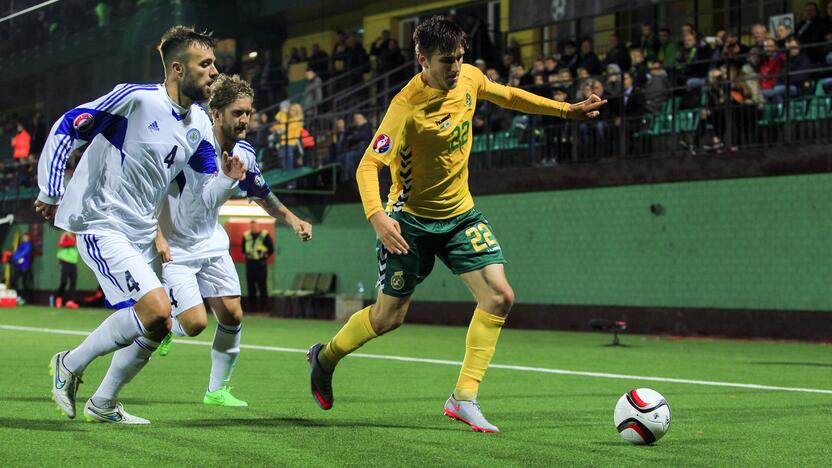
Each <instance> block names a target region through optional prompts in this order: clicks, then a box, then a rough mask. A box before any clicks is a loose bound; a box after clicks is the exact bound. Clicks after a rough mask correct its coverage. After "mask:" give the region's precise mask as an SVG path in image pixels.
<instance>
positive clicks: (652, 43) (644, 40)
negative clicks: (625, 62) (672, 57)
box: [633, 23, 661, 59]
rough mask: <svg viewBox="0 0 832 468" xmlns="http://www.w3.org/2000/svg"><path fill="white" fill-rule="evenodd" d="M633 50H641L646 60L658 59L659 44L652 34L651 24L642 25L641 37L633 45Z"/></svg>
mask: <svg viewBox="0 0 832 468" xmlns="http://www.w3.org/2000/svg"><path fill="white" fill-rule="evenodd" d="M633 48H634V49H639V50H641V53H642V54H643V55H644V56H645V57H646V58H648V59H653V58H658V56H659V51H660V50H661V43H659V38H658V37H656V34H655V33H654V32H653V23H642V25H641V35H640V36H639V37H638V38H637V39H636V41H635V43H633Z"/></svg>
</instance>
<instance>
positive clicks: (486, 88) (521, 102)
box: [472, 69, 607, 120]
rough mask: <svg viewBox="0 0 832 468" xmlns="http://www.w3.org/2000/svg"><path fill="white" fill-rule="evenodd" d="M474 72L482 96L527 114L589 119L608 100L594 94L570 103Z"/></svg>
mask: <svg viewBox="0 0 832 468" xmlns="http://www.w3.org/2000/svg"><path fill="white" fill-rule="evenodd" d="M474 70H475V71H472V73H476V74H479V78H480V88H479V92H480V97H481V98H483V99H485V100H486V101H489V102H493V103H494V104H497V105H498V106H500V107H505V108H506V109H511V110H515V111H519V112H525V113H527V114H542V115H553V116H555V117H561V118H564V119H573V120H587V119H592V118H595V117H598V115H599V112H598V109H600V108H601V106H603V105H604V104H606V103H607V101H606V100H605V99H604V100H602V99H601V98H599V97H598V96H595V95H592V96H590V98H589V99H587V100H586V101H582V102H579V103H576V104H568V103H565V102H558V101H555V100H552V99H547V98H544V97H541V96H538V95H536V94H532V93H530V92H528V91H525V90H522V89H520V88H512V87H510V86H503V85H501V84H498V83H494V82H492V81H490V80H488V79H487V78H486V77H485V76H484V75H483V74H482V72H480V71H479V70H476V69H474Z"/></svg>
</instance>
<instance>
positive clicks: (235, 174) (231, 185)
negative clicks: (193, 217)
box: [194, 147, 246, 209]
mask: <svg viewBox="0 0 832 468" xmlns="http://www.w3.org/2000/svg"><path fill="white" fill-rule="evenodd" d="M211 151H213V147H211V149H210V150H206V153H208V152H211ZM196 156H197V155H195V156H194V157H196ZM213 157H214V156H213V155H212V156H210V158H213ZM212 160H213V159H212ZM206 167H209V166H207V165H206ZM213 167H214V170H216V164H214V166H213ZM212 172H213V171H212V170H211V169H210V168H208V169H205V173H203V174H202V175H201V177H202V179H201V181H200V182H198V183H199V184H204V186H203V188H202V190H201V193H202V201H203V203H205V206H206V207H208V208H211V209H216V208H219V207H221V206H222V205H223V203H225V202H226V201H228V199H229V198H231V196H232V195H234V192H235V191H236V189H237V184H238V183H239V182H240V181H242V180H245V178H246V164H245V162H244V161H243V160H242V159H240V158H239V157H238V156H237V155H234V156H229V155H228V153H227V152H225V151H223V153H222V160H221V161H220V173H219V174H217V175H216V176H214V175H213V174H211V173H212ZM206 175H207V176H208V177H207V178H206Z"/></svg>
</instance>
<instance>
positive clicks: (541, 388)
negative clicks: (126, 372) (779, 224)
mask: <svg viewBox="0 0 832 468" xmlns="http://www.w3.org/2000/svg"><path fill="white" fill-rule="evenodd" d="M106 314H107V312H105V311H101V310H94V309H80V310H75V311H69V310H65V309H64V310H55V309H48V308H43V307H22V308H17V309H0V376H2V377H0V378H1V379H2V387H0V388H2V392H0V405H2V406H0V408H2V409H1V410H0V462H2V463H3V465H5V466H19V465H38V466H43V465H67V464H71V465H78V466H90V465H109V466H113V465H118V466H124V465H130V466H133V465H142V466H148V465H152V464H160V463H161V464H165V465H177V466H181V465H193V466H250V465H277V466H287V465H288V466H312V465H315V466H341V465H353V466H367V465H381V466H392V465H394V466H403V465H404V466H431V465H436V466H636V465H647V464H650V465H660V466H693V465H696V466H703V465H706V466H727V465H731V466H828V464H829V460H830V457H831V456H832V449H830V437H832V393H808V392H789V391H782V390H764V389H747V388H735V387H726V386H712V385H702V384H692V383H674V382H662V381H648V380H643V379H637V378H623V379H622V378H605V377H599V376H585V375H569V374H554V373H546V372H540V371H529V370H516V369H504V368H492V369H491V370H489V372H488V374H487V375H486V379H485V382H484V383H483V385H482V387H481V389H480V396H479V400H480V403H481V405H482V408H483V412H484V413H485V415H486V416H487V417H488V418H489V420H490V421H491V422H492V423H494V424H496V425H498V426H499V427H500V429H501V430H502V433H500V434H480V433H474V432H472V431H471V430H470V429H469V428H468V426H466V425H464V424H462V423H459V422H456V421H452V420H450V419H448V418H446V417H444V416H443V415H442V405H443V404H444V401H445V399H446V398H447V397H448V395H449V394H450V392H451V391H452V390H453V386H454V383H455V382H456V377H457V373H458V366H457V365H448V364H441V363H426V362H413V361H397V360H385V359H376V358H369V357H358V356H353V357H348V358H346V359H345V360H344V361H342V363H341V365H340V366H339V367H338V370H337V372H336V374H335V381H334V389H335V406H334V408H333V409H332V410H330V411H327V412H324V411H322V410H320V409H319V408H318V407H317V405H315V403H314V402H313V401H312V398H311V396H310V395H309V379H308V367H307V364H306V359H305V355H304V352H305V349H306V348H308V347H309V346H310V345H311V344H313V343H315V342H321V341H326V340H328V339H329V338H330V337H331V336H332V335H333V334H334V333H335V332H336V331H337V330H338V329H339V328H340V324H337V323H334V322H322V321H312V320H279V319H271V318H264V317H248V318H246V320H245V322H244V326H243V335H242V336H243V344H244V346H245V345H257V346H262V347H281V348H288V349H286V350H274V349H250V348H249V349H246V348H244V349H243V351H242V353H241V357H240V360H239V363H238V366H237V369H236V371H235V373H234V378H233V384H234V385H235V388H234V394H235V395H236V396H238V397H239V398H241V399H243V400H246V401H248V403H249V405H250V407H249V408H219V407H206V406H204V405H203V404H202V395H203V394H204V392H205V388H206V385H207V381H208V372H209V370H210V346H209V345H208V344H209V343H210V341H211V339H212V338H213V327H212V326H210V325H209V327H208V329H207V330H206V331H205V332H204V333H203V334H202V335H201V336H199V337H196V338H193V339H187V340H176V341H175V342H174V345H173V348H172V350H171V353H170V355H168V356H167V357H158V356H154V357H153V359H152V361H151V363H150V364H149V365H148V366H147V367H146V368H145V370H144V371H143V372H142V373H141V374H140V375H139V376H138V377H137V378H136V379H135V380H134V381H133V382H132V383H131V384H129V385H128V386H127V387H126V388H125V390H124V391H123V393H122V395H121V401H122V402H123V403H124V404H125V407H126V409H127V410H128V411H129V412H131V413H133V414H136V415H138V416H141V417H144V418H148V419H150V420H151V421H152V424H151V425H150V426H143V427H137V426H116V425H100V424H90V423H86V422H84V421H83V418H82V416H79V418H78V419H75V420H69V419H67V418H65V417H63V416H61V415H60V413H58V411H57V410H56V409H55V405H54V404H53V402H52V401H51V400H50V398H49V395H50V378H49V376H48V370H47V364H48V361H49V359H50V357H51V356H52V355H53V354H54V353H55V352H57V351H60V350H65V349H69V348H72V347H74V346H76V345H77V344H78V343H80V341H81V340H82V339H83V336H78V335H67V334H58V333H53V332H45V331H21V330H10V329H8V328H2V327H3V326H22V327H36V328H48V329H52V330H76V331H84V332H88V331H91V330H92V329H94V328H95V327H96V326H97V325H98V324H99V323H100V322H101V321H102V320H103V318H104V317H105V316H106ZM465 332H466V330H465V329H464V328H452V327H439V326H421V325H405V326H404V327H402V328H400V329H399V330H397V331H395V332H393V333H391V334H390V335H388V336H385V337H382V338H380V339H377V340H374V341H372V342H370V343H368V344H367V345H366V346H364V347H363V348H362V349H361V350H360V351H359V352H360V353H363V354H371V355H386V356H402V357H412V358H426V359H435V360H446V361H461V359H462V356H463V353H464V343H465ZM609 338H610V337H609V336H606V335H602V334H586V333H564V332H545V331H526V330H513V329H511V328H507V329H506V330H504V331H503V334H502V335H501V337H500V343H499V345H498V347H497V353H496V355H495V357H494V360H493V364H500V365H514V366H526V367H533V368H545V369H560V370H567V371H583V372H594V373H609V374H624V375H630V376H652V377H663V378H675V379H690V380H702V381H709V382H733V383H743V384H760V385H767V386H782V387H800V388H808V389H821V390H827V391H832V346H830V345H826V344H814V343H787V342H768V341H731V340H701V339H670V338H657V337H641V336H629V335H624V336H623V339H622V341H623V342H624V343H625V344H628V345H630V346H629V347H623V348H613V347H606V346H604V344H606V343H608V342H609ZM186 341H187V342H190V343H204V344H187V343H186ZM108 363H109V357H102V358H99V359H98V360H96V361H95V362H93V363H92V364H91V365H90V366H89V367H88V368H87V370H86V372H85V374H84V382H85V383H84V384H83V385H81V387H80V390H79V392H78V412H79V414H80V413H81V412H82V411H83V404H84V402H85V401H86V399H87V398H89V396H90V395H91V394H92V393H93V392H94V390H95V388H96V386H97V385H98V383H99V382H100V380H101V378H102V376H103V373H104V371H105V370H106V366H107V365H108ZM634 387H650V388H653V389H655V390H657V391H659V392H661V393H662V394H663V395H664V396H665V397H666V398H667V400H668V401H669V403H670V406H671V408H672V410H673V422H672V424H671V427H670V431H669V432H668V434H667V435H666V436H665V437H664V438H663V439H662V440H660V441H659V442H658V443H656V444H655V445H654V446H648V447H639V446H631V445H629V444H627V443H626V442H625V441H624V440H623V439H622V438H621V437H620V436H619V435H618V434H617V432H616V431H615V428H614V427H613V422H612V413H613V407H614V405H615V403H616V401H617V400H618V398H619V397H620V396H621V395H622V394H623V393H624V392H626V391H627V390H629V389H631V388H634Z"/></svg>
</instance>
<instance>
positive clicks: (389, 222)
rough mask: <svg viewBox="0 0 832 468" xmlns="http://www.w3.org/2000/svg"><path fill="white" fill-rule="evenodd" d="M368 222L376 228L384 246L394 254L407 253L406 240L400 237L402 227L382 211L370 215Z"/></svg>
mask: <svg viewBox="0 0 832 468" xmlns="http://www.w3.org/2000/svg"><path fill="white" fill-rule="evenodd" d="M370 224H372V225H373V229H375V230H376V235H377V236H378V238H379V240H381V243H382V245H384V248H385V249H387V250H388V251H389V252H391V253H394V254H396V255H407V249H408V246H407V241H405V240H404V237H402V227H401V226H399V222H398V221H396V220H395V219H393V218H391V217H389V216H387V214H386V213H385V212H383V211H379V212H378V213H376V214H374V215H372V216H370Z"/></svg>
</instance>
